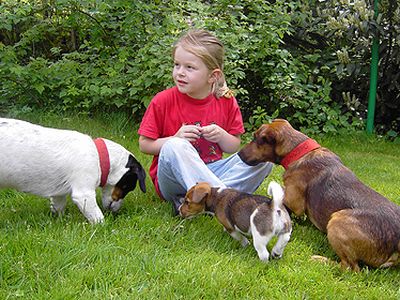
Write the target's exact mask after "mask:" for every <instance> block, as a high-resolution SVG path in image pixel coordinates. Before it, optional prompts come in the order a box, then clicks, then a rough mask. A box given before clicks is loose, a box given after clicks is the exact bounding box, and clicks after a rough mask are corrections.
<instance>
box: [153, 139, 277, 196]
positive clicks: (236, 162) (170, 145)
mask: <svg viewBox="0 0 400 300" xmlns="http://www.w3.org/2000/svg"><path fill="white" fill-rule="evenodd" d="M272 166H273V164H272V163H269V162H267V163H260V164H258V165H256V166H249V165H247V164H246V163H244V162H243V161H242V160H241V159H240V157H239V156H238V154H237V153H235V154H232V155H231V156H229V157H228V158H225V159H221V160H218V161H216V162H212V163H209V164H205V163H204V162H203V160H202V159H201V158H200V156H199V154H198V152H197V151H196V149H195V148H194V147H193V146H192V144H191V143H190V142H188V141H187V140H185V139H181V138H172V139H170V140H168V141H167V142H166V143H165V144H164V145H163V146H162V148H161V151H160V155H159V158H158V170H157V176H158V184H159V187H160V191H161V194H162V196H163V197H164V199H165V200H168V201H172V202H174V203H175V202H176V201H177V200H178V201H179V199H180V198H181V197H183V196H184V195H185V194H186V192H187V190H188V189H190V188H191V187H192V186H194V185H195V184H196V183H198V182H200V181H206V182H208V183H210V184H211V186H214V187H230V188H234V189H237V190H240V191H243V192H247V193H251V194H252V193H254V192H255V190H256V189H257V188H258V187H259V186H260V184H261V183H262V182H263V180H264V179H265V177H267V176H268V174H269V173H270V172H271V170H272Z"/></svg>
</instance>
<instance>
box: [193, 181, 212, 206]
mask: <svg viewBox="0 0 400 300" xmlns="http://www.w3.org/2000/svg"><path fill="white" fill-rule="evenodd" d="M210 193H211V186H210V185H209V184H208V183H205V182H203V183H199V184H197V185H196V186H195V188H194V191H193V198H192V200H193V202H194V203H200V202H201V201H202V200H203V199H205V198H206V197H207V196H208V195H209V194H210Z"/></svg>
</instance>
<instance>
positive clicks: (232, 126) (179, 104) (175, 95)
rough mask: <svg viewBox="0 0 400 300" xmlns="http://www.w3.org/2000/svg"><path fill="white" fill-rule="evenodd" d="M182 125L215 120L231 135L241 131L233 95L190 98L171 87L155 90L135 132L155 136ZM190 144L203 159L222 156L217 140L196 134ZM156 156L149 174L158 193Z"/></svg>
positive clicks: (170, 132) (172, 132)
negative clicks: (156, 91)
mask: <svg viewBox="0 0 400 300" xmlns="http://www.w3.org/2000/svg"><path fill="white" fill-rule="evenodd" d="M183 124H186V125H199V126H207V125H211V124H217V125H218V126H220V127H221V128H223V129H225V130H226V131H227V132H228V133H230V134H232V135H238V134H242V133H243V132H244V128H243V120H242V114H241V112H240V108H239V105H238V104H237V102H236V99H235V98H234V97H232V98H229V99H227V98H224V97H222V98H216V97H215V96H214V95H210V96H208V97H207V98H205V99H201V100H199V99H194V98H191V97H190V96H188V95H186V94H182V93H181V92H179V90H178V88H177V87H173V88H170V89H167V90H164V91H162V92H160V93H158V94H157V95H156V96H155V97H154V98H153V99H152V100H151V102H150V105H149V106H148V108H147V110H146V113H145V114H144V116H143V119H142V122H141V124H140V128H139V131H138V133H139V134H140V135H142V136H145V137H148V138H151V139H158V138H163V137H169V136H173V135H175V133H176V132H177V131H178V130H179V128H181V127H182V125H183ZM192 145H193V146H194V147H195V148H196V150H197V152H199V155H200V157H201V159H202V160H203V161H204V162H205V163H210V162H214V161H217V160H219V159H221V158H222V150H221V148H220V147H219V145H218V144H216V143H212V142H209V141H207V140H205V139H204V138H199V139H198V140H196V141H195V142H192ZM157 167H158V156H154V158H153V162H152V164H151V166H150V170H149V174H150V177H151V179H152V181H153V184H154V186H155V188H156V191H157V193H158V194H159V195H160V196H161V193H160V190H159V187H158V180H157Z"/></svg>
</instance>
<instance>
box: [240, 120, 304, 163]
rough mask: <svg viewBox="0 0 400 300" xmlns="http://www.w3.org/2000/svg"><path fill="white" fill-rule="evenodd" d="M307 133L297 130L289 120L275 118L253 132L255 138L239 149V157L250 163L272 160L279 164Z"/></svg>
mask: <svg viewBox="0 0 400 300" xmlns="http://www.w3.org/2000/svg"><path fill="white" fill-rule="evenodd" d="M306 138H307V136H306V135H304V134H302V133H301V132H299V131H297V130H295V129H294V128H293V127H292V126H291V125H290V124H289V122H288V121H286V120H283V119H275V120H274V121H272V123H271V124H264V125H261V127H260V128H259V129H257V131H256V132H255V133H254V134H253V140H252V141H251V142H250V143H248V144H247V145H245V146H244V147H243V148H242V149H241V150H240V151H239V157H240V158H241V159H242V160H243V161H244V162H245V163H246V164H248V165H251V166H255V165H257V164H259V163H261V162H266V161H270V162H273V163H276V164H279V163H280V161H281V160H282V158H283V157H284V156H285V155H286V154H288V153H289V152H290V151H291V150H292V149H293V148H294V147H295V146H296V145H297V144H298V143H299V142H302V141H304V140H305V139H306Z"/></svg>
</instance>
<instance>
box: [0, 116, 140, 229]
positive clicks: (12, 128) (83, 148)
mask: <svg viewBox="0 0 400 300" xmlns="http://www.w3.org/2000/svg"><path fill="white" fill-rule="evenodd" d="M0 162H1V164H0V188H13V189H16V190H19V191H23V192H27V193H32V194H36V195H39V196H43V197H49V198H50V207H51V210H52V212H53V213H57V214H61V213H63V211H64V208H65V206H66V195H68V194H69V195H71V198H72V201H73V202H74V203H75V204H76V205H77V206H78V208H79V209H80V211H81V212H82V213H83V214H84V215H85V217H86V218H87V219H88V220H89V221H90V222H91V223H98V222H102V221H103V220H104V216H103V213H102V212H101V210H100V208H99V207H98V205H97V203H96V188H97V187H98V186H100V185H101V186H102V189H103V193H102V204H103V207H104V208H106V209H110V210H111V211H113V212H117V211H118V210H119V209H120V207H121V205H122V202H123V199H124V197H125V196H126V194H127V193H128V192H130V191H132V190H134V189H135V187H136V183H137V181H139V186H140V189H141V190H142V191H143V192H145V191H146V185H145V177H146V173H145V171H144V169H143V168H142V166H141V164H140V163H139V162H138V161H137V160H136V158H135V157H134V156H133V154H132V153H130V152H128V151H127V150H126V149H125V148H124V147H122V146H121V145H119V144H117V143H114V142H112V141H110V140H106V139H97V140H96V141H93V140H92V138H91V137H89V136H88V135H85V134H82V133H79V132H76V131H71V130H60V129H53V128H47V127H42V126H38V125H34V124H31V123H28V122H25V121H20V120H14V119H4V118H0Z"/></svg>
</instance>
